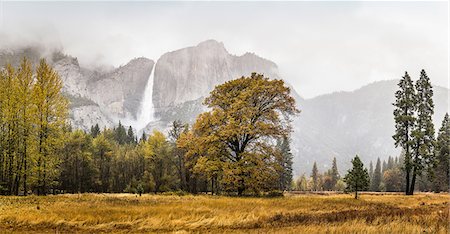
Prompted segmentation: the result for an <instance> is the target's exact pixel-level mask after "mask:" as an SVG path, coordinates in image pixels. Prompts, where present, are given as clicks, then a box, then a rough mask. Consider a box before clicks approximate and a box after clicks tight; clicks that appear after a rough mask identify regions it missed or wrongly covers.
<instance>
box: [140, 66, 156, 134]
mask: <svg viewBox="0 0 450 234" xmlns="http://www.w3.org/2000/svg"><path fill="white" fill-rule="evenodd" d="M155 67H156V64H154V65H153V68H152V73H150V77H149V78H148V81H147V85H146V86H145V90H144V98H143V99H142V102H141V106H140V108H139V113H138V116H137V119H136V124H135V128H136V129H137V130H138V131H140V130H142V129H143V128H145V126H147V124H148V123H149V122H150V121H152V120H153V113H154V109H153V101H152V94H153V77H154V74H155Z"/></svg>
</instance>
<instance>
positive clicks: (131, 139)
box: [126, 126, 136, 144]
mask: <svg viewBox="0 0 450 234" xmlns="http://www.w3.org/2000/svg"><path fill="white" fill-rule="evenodd" d="M135 139H136V138H135V137H134V132H133V128H132V127H131V126H130V127H128V132H127V141H126V142H127V143H128V144H133V143H136V142H135Z"/></svg>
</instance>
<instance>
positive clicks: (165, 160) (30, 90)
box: [0, 59, 299, 195]
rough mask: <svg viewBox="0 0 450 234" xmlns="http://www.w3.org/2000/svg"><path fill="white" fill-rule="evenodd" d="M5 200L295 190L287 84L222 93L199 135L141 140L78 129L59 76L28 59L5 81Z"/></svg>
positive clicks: (0, 158)
mask: <svg viewBox="0 0 450 234" xmlns="http://www.w3.org/2000/svg"><path fill="white" fill-rule="evenodd" d="M0 95H1V98H0V194H6V195H27V194H31V193H34V194H38V195H43V194H48V193H79V192H103V193H108V192H117V193H119V192H133V193H140V194H141V193H147V192H154V193H160V192H180V193H184V192H187V193H213V194H237V195H245V194H249V195H258V194H263V193H267V192H270V191H276V190H279V191H283V190H287V189H289V188H290V186H291V182H292V157H293V156H292V153H291V150H290V146H289V145H290V143H289V142H290V140H289V135H290V131H291V128H290V118H289V117H290V116H292V115H295V114H296V113H298V112H299V111H298V110H297V109H296V107H295V101H294V99H293V98H292V97H291V96H290V89H289V88H288V87H286V86H285V85H284V82H283V81H282V80H271V79H269V78H266V77H264V76H263V75H259V74H256V73H254V74H252V75H251V76H250V77H241V78H239V79H236V80H233V81H229V82H227V83H225V84H222V85H219V86H217V87H216V88H215V89H214V90H213V91H212V92H211V95H210V96H209V97H208V98H206V100H205V105H207V106H208V107H209V108H210V110H211V111H209V112H205V113H202V114H201V115H200V116H199V117H198V118H197V120H196V122H195V123H194V124H193V125H192V126H189V125H188V124H185V123H182V122H180V121H174V122H173V123H172V124H171V126H170V127H169V129H168V131H167V134H164V133H163V132H160V131H154V132H152V133H151V134H149V135H147V134H146V133H145V132H143V134H142V135H141V136H140V137H137V136H136V133H135V132H134V130H133V128H131V127H126V126H124V125H122V123H120V122H119V124H118V125H117V126H116V127H114V128H111V129H108V128H104V129H101V128H100V127H99V126H98V124H97V125H94V126H92V127H91V128H90V130H89V131H83V130H80V129H72V127H71V126H70V124H69V122H68V118H67V113H68V101H67V99H66V98H65V97H64V95H63V94H62V82H61V79H60V77H59V75H58V74H57V73H56V72H55V71H54V70H53V69H52V68H51V67H50V66H49V65H48V64H47V63H46V61H45V60H41V61H40V63H39V65H37V66H36V69H35V70H33V66H32V64H30V63H29V62H28V61H27V60H26V59H24V60H23V61H22V63H21V65H20V66H19V67H18V68H14V67H12V66H11V65H7V66H6V67H5V68H4V69H2V70H1V72H0Z"/></svg>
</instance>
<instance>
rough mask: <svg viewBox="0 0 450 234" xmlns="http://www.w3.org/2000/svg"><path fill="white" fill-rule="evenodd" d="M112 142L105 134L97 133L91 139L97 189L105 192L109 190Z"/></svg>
mask: <svg viewBox="0 0 450 234" xmlns="http://www.w3.org/2000/svg"><path fill="white" fill-rule="evenodd" d="M113 150H114V149H113V143H112V142H111V141H110V140H109V139H107V138H106V137H105V134H100V135H97V137H96V138H95V139H94V140H93V146H92V151H93V152H92V153H93V158H94V162H95V164H96V165H97V168H98V175H99V178H98V187H97V189H96V190H97V191H101V192H103V193H106V192H108V191H110V177H111V161H112V157H113V155H114V152H113Z"/></svg>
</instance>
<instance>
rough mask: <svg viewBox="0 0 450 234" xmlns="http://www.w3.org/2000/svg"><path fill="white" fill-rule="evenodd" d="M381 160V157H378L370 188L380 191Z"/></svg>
mask: <svg viewBox="0 0 450 234" xmlns="http://www.w3.org/2000/svg"><path fill="white" fill-rule="evenodd" d="M381 179H382V174H381V161H380V158H378V159H377V164H376V166H375V171H374V172H373V176H372V180H371V184H370V190H371V191H375V192H379V191H380V185H381Z"/></svg>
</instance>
